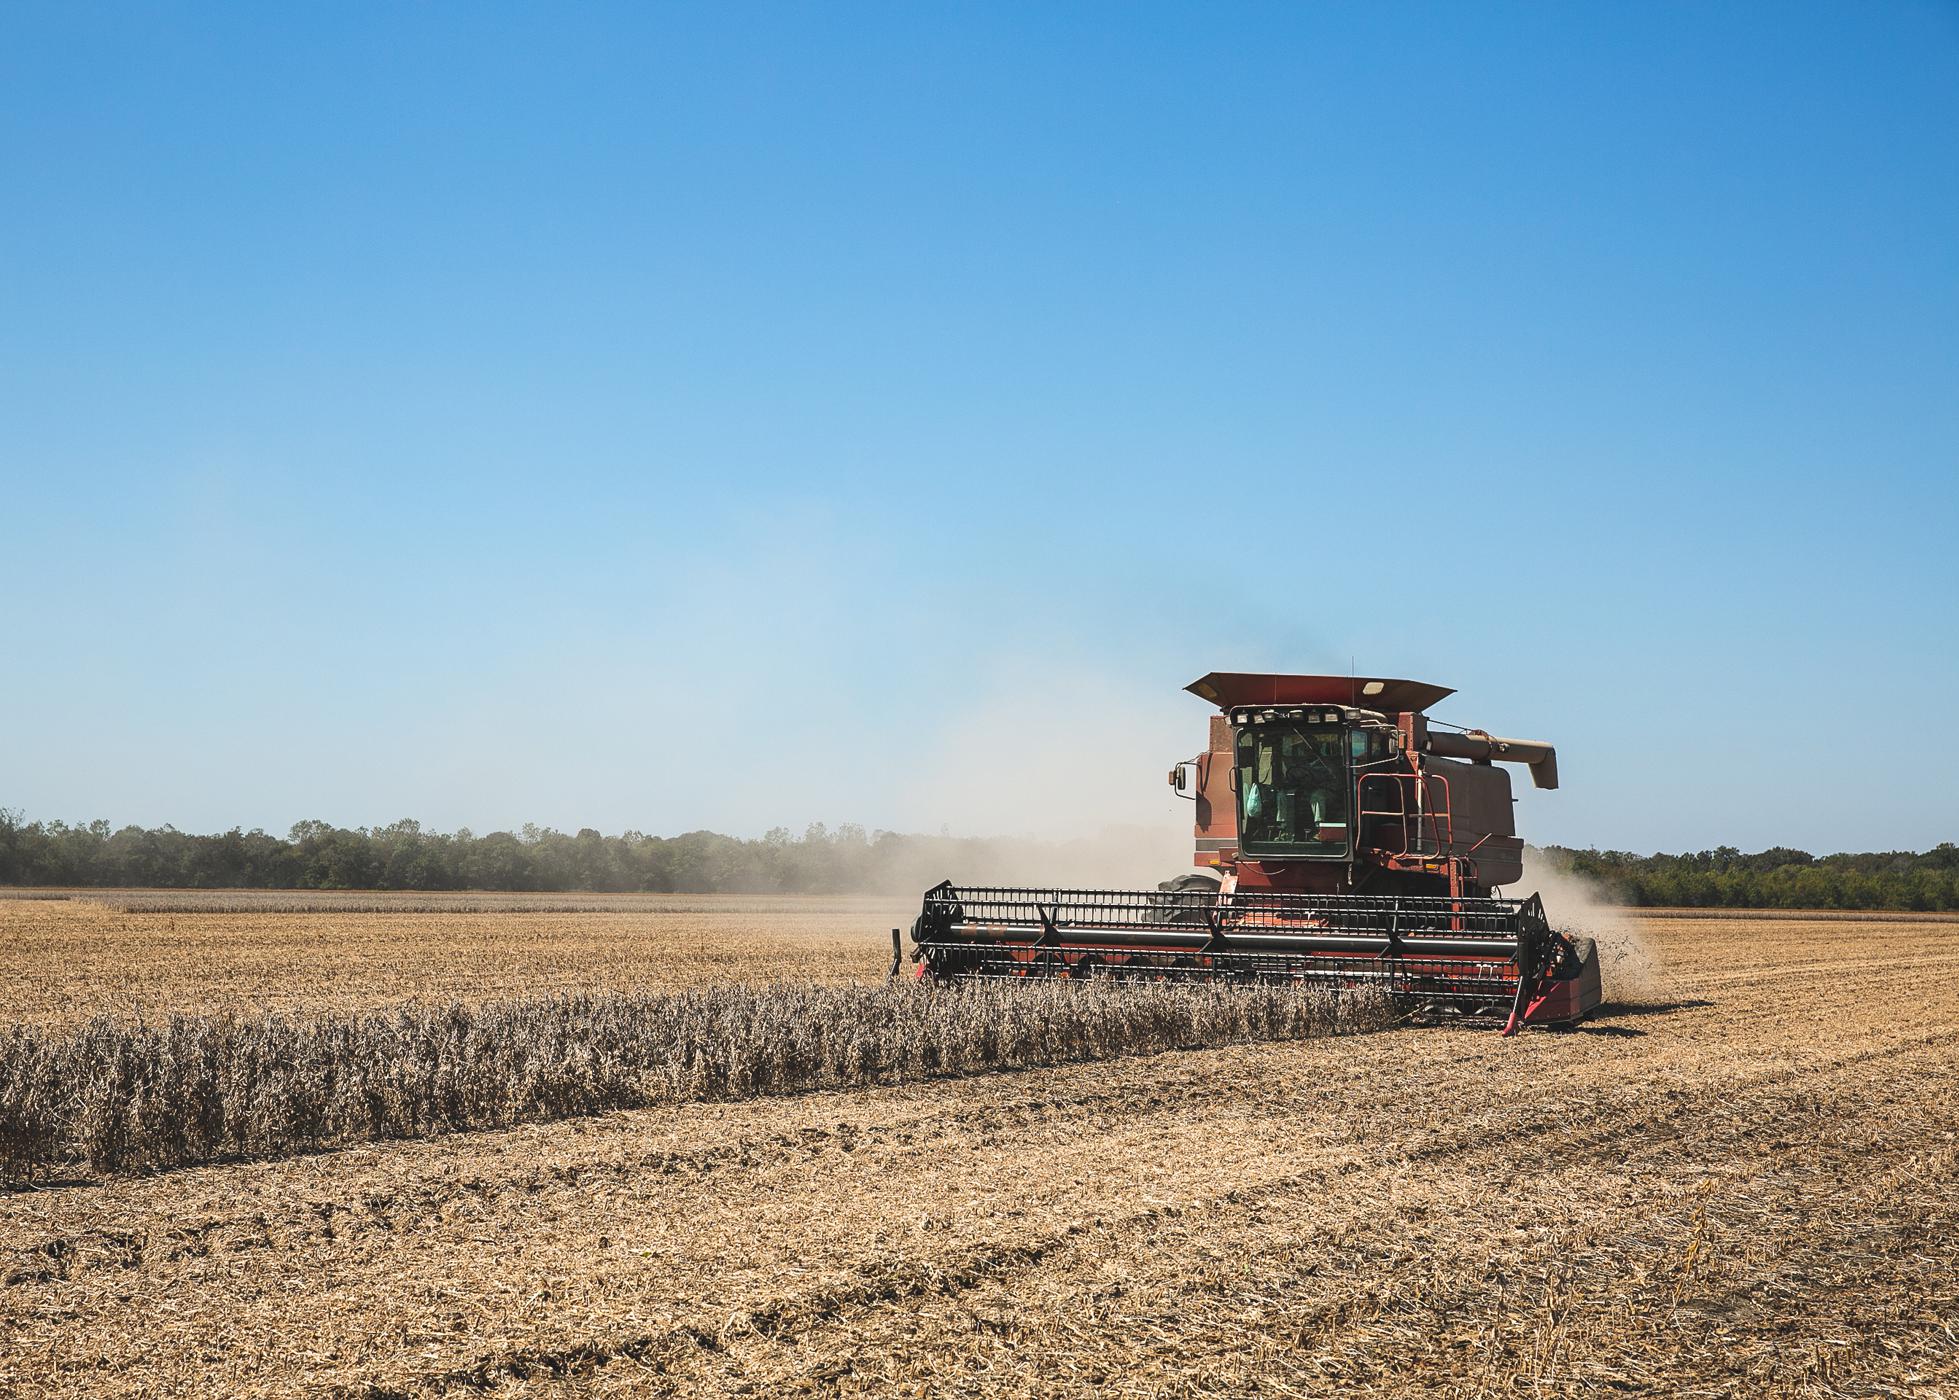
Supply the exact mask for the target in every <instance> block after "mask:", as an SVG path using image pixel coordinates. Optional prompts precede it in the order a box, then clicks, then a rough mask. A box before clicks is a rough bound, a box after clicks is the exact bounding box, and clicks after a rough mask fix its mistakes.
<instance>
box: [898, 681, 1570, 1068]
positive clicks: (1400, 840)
mask: <svg viewBox="0 0 1959 1400" xmlns="http://www.w3.org/2000/svg"><path fill="white" fill-rule="evenodd" d="M1188 689H1189V690H1191V691H1192V692H1193V693H1194V694H1196V695H1198V696H1200V697H1201V698H1203V699H1205V700H1208V701H1210V702H1211V703H1213V704H1214V705H1216V706H1217V708H1218V713H1217V714H1216V715H1213V716H1212V718H1211V733H1210V744H1209V746H1208V747H1207V748H1206V750H1205V752H1203V753H1201V754H1199V755H1198V756H1197V757H1196V758H1195V759H1192V760H1190V761H1189V762H1185V763H1180V764H1178V765H1177V766H1176V767H1175V768H1173V769H1171V770H1170V785H1171V786H1172V787H1173V788H1174V789H1175V790H1176V791H1177V792H1178V793H1179V794H1180V795H1181V796H1184V797H1187V798H1190V799H1191V800H1193V801H1194V802H1195V803H1196V805H1197V812H1196V817H1197V820H1196V840H1197V853H1196V862H1195V863H1196V867H1197V868H1196V869H1195V870H1193V871H1192V872H1191V873H1189V874H1186V875H1183V876H1179V877H1178V878H1176V879H1174V880H1168V881H1165V882H1164V883H1163V884H1162V885H1161V886H1159V887H1158V888H1157V889H1155V890H1148V891H1136V890H1044V889H1017V888H999V887H991V888H989V887H979V886H959V885H954V884H953V883H951V882H950V881H948V882H947V883H945V884H942V885H940V886H938V887H937V888H935V889H933V890H931V891H929V892H928V893H927V894H926V896H925V903H924V907H923V909H922V910H921V911H920V913H919V917H918V920H917V922H916V923H915V924H914V925H913V926H912V941H913V945H914V946H913V950H912V957H913V958H914V960H916V961H917V963H918V965H919V972H920V975H921V976H928V977H931V978H934V979H938V980H963V979H970V978H1024V977H1059V978H1088V977H1095V978H1111V979H1117V980H1136V979H1140V980H1150V981H1227V982H1229V981H1286V982H1312V983H1320V984H1326V985H1333V986H1373V987H1378V988H1381V989H1382V990H1384V991H1386V992H1388V993H1389V994H1390V995H1392V996H1394V997H1396V998H1397V999H1399V1000H1402V1001H1404V1002H1406V1003H1407V1004H1409V1006H1410V1007H1411V1009H1413V1010H1415V1011H1417V1012H1419V1013H1422V1014H1425V1015H1428V1016H1431V1017H1434V1018H1437V1019H1452V1020H1474V1021H1492V1022H1501V1023H1502V1024H1503V1025H1504V1026H1505V1030H1506V1033H1510V1032H1514V1031H1516V1030H1517V1029H1518V1028H1520V1027H1521V1026H1523V1025H1526V1024H1545V1025H1560V1024H1570V1023H1573V1022H1576V1021H1578V1020H1581V1019H1583V1018H1584V1016H1586V1015H1587V1014H1588V1013H1589V1012H1590V1011H1591V1010H1592V1009H1593V1008H1594V1007H1596V1006H1597V1005H1598V1002H1599V993H1600V988H1599V971H1598V957H1597V953H1596V950H1595V949H1594V948H1593V947H1592V944H1591V941H1590V940H1589V939H1582V938H1576V939H1575V938H1569V937H1567V936H1565V935H1564V934H1561V933H1559V932H1557V931H1556V930H1555V929H1553V928H1552V927H1551V926H1550V924H1549V922H1548V921H1547V920H1546V918H1545V915H1544V909H1543V906H1542V905H1541V904H1540V903H1539V902H1538V899H1537V896H1536V895H1532V896H1530V897H1529V898H1528V899H1502V898H1498V897H1496V891H1497V889H1499V888H1500V887H1502V886H1504V885H1508V884H1510V883H1512V882H1514V881H1516V880H1517V879H1518V878H1520V877H1521V875H1522V873H1523V842H1522V841H1521V840H1519V839H1518V837H1517V835H1516V833H1515V829H1514V822H1513V820H1512V815H1511V798H1510V776H1509V774H1508V773H1507V772H1505V771H1504V770H1503V769H1501V768H1498V767H1496V766H1495V765H1496V764H1497V763H1521V764H1524V765H1526V766H1528V767H1529V768H1530V771H1531V775H1532V778H1533V780H1534V781H1535V783H1536V784H1537V786H1539V787H1544V788H1553V787H1556V786H1557V781H1558V779H1557V755H1556V752H1555V751H1554V750H1553V749H1552V748H1551V746H1550V745H1548V744H1540V743H1533V742H1529V741H1525V740H1519V739H1499V738H1496V737H1494V736H1492V735H1490V734H1486V733H1484V732H1483V731H1481V730H1442V729H1439V728H1431V725H1430V722H1429V721H1428V720H1427V718H1426V717H1425V715H1424V714H1423V711H1424V710H1426V709H1427V708H1428V706H1430V705H1433V704H1434V703H1435V702H1436V701H1438V700H1440V699H1442V698H1443V697H1444V696H1447V695H1449V694H1451V693H1452V692H1451V691H1448V690H1446V689H1443V688H1442V687H1440V686H1431V685H1423V684H1420V683H1418V682H1415V681H1398V680H1372V679H1364V678H1350V677H1345V676H1337V677H1336V676H1274V675H1243V674H1235V673H1213V674H1211V675H1208V676H1205V677H1204V678H1203V679H1202V680H1200V681H1197V682H1195V683H1193V684H1192V685H1191V686H1189V687H1188Z"/></svg>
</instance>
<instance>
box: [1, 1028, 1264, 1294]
mask: <svg viewBox="0 0 1959 1400" xmlns="http://www.w3.org/2000/svg"><path fill="white" fill-rule="evenodd" d="M1184 1053H1200V1054H1201V1053H1209V1052H1202V1051H1199V1052H1178V1051H1169V1052H1162V1055H1160V1056H1155V1057H1143V1058H1163V1057H1164V1056H1172V1055H1180V1054H1184ZM1101 1063H1108V1062H1101ZM1066 1068H1067V1069H1068V1070H1087V1069H1089V1068H1090V1067H1089V1066H1067V1067H1066ZM1054 1072H1055V1071H1054V1070H1047V1071H1043V1070H1040V1069H1016V1070H1007V1071H1001V1072H1000V1075H999V1076H998V1077H999V1078H1002V1079H1004V1078H1007V1077H1008V1076H1032V1075H1039V1074H1043V1073H1048V1074H1052V1073H1054ZM945 1082H946V1083H947V1084H957V1085H962V1086H965V1085H973V1084H977V1083H981V1082H984V1077H979V1078H975V1077H962V1078H960V1079H956V1080H948V1081H945ZM906 1087H907V1088H911V1089H916V1088H917V1087H918V1085H917V1084H913V1085H910V1086H906ZM1137 1087H1147V1089H1148V1091H1149V1092H1148V1093H1147V1094H1145V1095H1141V1096H1139V1095H1138V1093H1137V1092H1136V1088H1137ZM1244 1089H1245V1086H1243V1085H1242V1084H1232V1083H1227V1082H1223V1081H1220V1080H1218V1079H1216V1078H1215V1077H1202V1076H1192V1077H1190V1078H1188V1079H1185V1080H1173V1081H1170V1082H1168V1083H1167V1084H1166V1083H1165V1081H1163V1080H1161V1079H1151V1080H1149V1081H1146V1086H1129V1087H1128V1088H1126V1089H1125V1087H1124V1086H1122V1085H1119V1084H1118V1085H1113V1086H1112V1085H1110V1084H1109V1082H1108V1080H1107V1079H1106V1078H1104V1079H1102V1080H1100V1081H1098V1082H1097V1083H1096V1084H1093V1085H1089V1086H1084V1087H1083V1088H1081V1089H1079V1090H1076V1091H1074V1092H1066V1093H1055V1092H1041V1093H1030V1094H1025V1095H1022V1096H1020V1097H1017V1098H1012V1099H1007V1100H1000V1099H997V1098H994V1099H978V1098H975V1099H974V1100H973V1101H971V1102H963V1103H958V1104H951V1105H948V1104H946V1103H944V1102H943V1101H938V1102H935V1103H925V1104H921V1105H920V1106H919V1107H920V1110H921V1111H920V1112H918V1113H917V1114H916V1115H915V1116H910V1117H906V1118H901V1119H899V1120H897V1121H895V1122H865V1123H856V1122H852V1121H850V1120H848V1119H843V1120H839V1121H838V1122H837V1123H836V1124H835V1125H834V1126H828V1127H826V1126H819V1125H815V1124H805V1125H801V1126H796V1127H785V1128H781V1129H778V1130H775V1131H772V1132H767V1133H760V1134H750V1135H745V1136H741V1137H738V1138H736V1139H734V1140H733V1141H732V1142H717V1143H712V1144H709V1145H706V1146H702V1147H697V1148H688V1149H675V1148H673V1147H671V1146H669V1147H661V1148H652V1149H647V1150H644V1151H639V1152H633V1153H631V1154H630V1155H628V1156H626V1157H624V1158H619V1159H612V1160H599V1161H589V1162H580V1163H568V1164H560V1165H556V1166H550V1167H537V1166H531V1167H530V1168H528V1170H526V1171H524V1172H521V1173H518V1174H514V1175H512V1176H510V1177H507V1178H504V1179H501V1180H498V1179H493V1178H491V1177H488V1176H484V1175H482V1174H480V1173H479V1174H474V1175H470V1176H464V1177H444V1178H441V1179H439V1180H437V1181H434V1182H431V1183H428V1184H426V1185H425V1186H423V1187H422V1188H421V1189H418V1190H415V1191H413V1192H410V1193H401V1192H384V1191H368V1192H365V1193H363V1194H362V1195H361V1196H359V1197H357V1198H354V1199H352V1200H336V1199H332V1198H324V1199H317V1198H316V1199H312V1200H308V1201H305V1202H302V1203H298V1204H295V1205H294V1206H292V1207H291V1208H290V1209H288V1210H287V1211H286V1212H285V1213H283V1214H281V1215H273V1214H271V1213H269V1212H266V1211H263V1210H257V1211H247V1212H239V1213H236V1214H231V1215H218V1216H210V1217H206V1218H203V1219H199V1220H194V1221H190V1222H187V1223H183V1224H178V1225H173V1226H170V1227H168V1228H167V1229H163V1230H160V1231H159V1230H156V1229H142V1228H139V1227H123V1226H116V1225H103V1226H91V1227H89V1228H87V1229H83V1230H78V1231H74V1232H71V1233H66V1234H55V1235H49V1236H47V1237H45V1238H42V1239H40V1240H37V1241H35V1242H34V1243H32V1244H30V1245H27V1246H24V1247H14V1248H12V1249H11V1250H10V1251H9V1252H10V1253H12V1254H14V1255H15V1257H16V1259H17V1260H19V1261H20V1262H19V1263H17V1264H16V1266H15V1267H13V1268H12V1269H11V1270H9V1271H8V1272H6V1273H5V1274H0V1286H19V1285H22V1284H28V1283H49V1282H68V1281H70V1280H72V1279H74V1278H76V1277H77V1276H78V1275H80V1274H84V1273H88V1272H92V1271H96V1270H128V1269H135V1268H142V1267H145V1266H147V1265H151V1264H169V1263H175V1262H178V1261H181V1260H185V1259H203V1258H209V1257H211V1256H213V1255H216V1254H223V1253H241V1252H248V1251H252V1250H263V1249H288V1248H292V1247H295V1246H300V1245H308V1244H320V1243H335V1242H341V1241H351V1240H352V1239H354V1238H355V1237H357V1236H359V1235H361V1234H371V1233H377V1232H385V1233H398V1232H401V1231H403V1230H409V1229H415V1228H418V1227H419V1226H422V1225H425V1224H427V1223H430V1222H439V1221H441V1220H443V1219H444V1218H445V1213H446V1212H448V1211H449V1210H450V1208H451V1207H454V1206H456V1205H458V1204H466V1205H469V1206H472V1207H475V1208H490V1207H494V1206H496V1205H498V1204H500V1203H502V1202H505V1201H507V1200H522V1201H524V1202H525V1203H526V1204H530V1203H532V1202H536V1201H538V1200H540V1199H541V1198H543V1197H546V1196H549V1195H558V1194H578V1193H581V1192H584V1191H586V1190H589V1189H591V1188H592V1187H594V1186H602V1185H606V1184H610V1183H617V1182H627V1181H635V1180H639V1179H642V1178H644V1177H646V1176H649V1175H652V1176H660V1177H669V1178H677V1179H681V1180H689V1181H701V1180H705V1179H707V1178H710V1177H713V1176H717V1175H726V1174H738V1173H753V1174H762V1173H770V1172H787V1171H794V1170H797V1169H801V1168H806V1167H807V1166H808V1165H809V1164H811V1163H813V1162H817V1161H821V1160H824V1159H826V1158H832V1157H835V1156H838V1155H841V1154H844V1153H852V1152H857V1151H859V1150H862V1149H871V1150H877V1149H897V1151H898V1153H899V1154H900V1155H902V1156H920V1155H926V1154H933V1153H936V1152H937V1151H938V1150H939V1149H940V1148H941V1147H942V1146H943V1145H944V1144H945V1143H946V1142H948V1141H957V1142H961V1143H968V1144H970V1143H971V1142H973V1141H975V1140H980V1141H985V1140H989V1139H990V1138H992V1137H995V1136H998V1135H1001V1134H1007V1133H1018V1132H1024V1131H1026V1130H1028V1129H1029V1128H1034V1127H1041V1126H1046V1125H1052V1124H1057V1123H1072V1122H1075V1121H1077V1120H1079V1119H1080V1118H1082V1117H1084V1116H1087V1115H1095V1114H1103V1115H1106V1114H1108V1113H1110V1112H1116V1113H1119V1114H1120V1115H1121V1116H1124V1117H1131V1118H1143V1117H1148V1116H1151V1115H1166V1114H1184V1113H1189V1112H1192V1111H1200V1112H1201V1111H1203V1110H1204V1109H1206V1108H1208V1107H1211V1106H1214V1105H1216V1104H1220V1103H1227V1102H1228V1103H1231V1104H1234V1105H1239V1106H1243V1105H1245V1104H1246V1102H1247V1095H1246V1094H1245V1092H1244ZM840 1092H841V1093H843V1094H847V1093H848V1091H833V1090H826V1091H823V1093H824V1094H826V1095H836V1094H839V1093H840ZM785 1097H788V1098H792V1099H802V1100H804V1101H808V1098H809V1097H813V1096H801V1095H796V1096H785ZM1271 1097H1272V1098H1274V1099H1278V1098H1282V1097H1284V1096H1283V1094H1281V1093H1277V1092H1275V1093H1274V1094H1273V1095H1271ZM765 1102H767V1101H765V1100H747V1101H734V1104H735V1106H747V1105H751V1104H757V1103H765ZM720 1106H721V1107H727V1106H729V1105H720ZM660 1111H661V1110H659V1109H647V1110H630V1111H627V1112H623V1113H620V1114H618V1115H613V1116H612V1118H613V1119H616V1120H617V1121H619V1122H621V1123H631V1122H632V1120H634V1119H637V1118H638V1117H640V1116H642V1115H645V1114H649V1113H657V1112H660ZM599 1121H600V1122H601V1123H608V1122H609V1121H611V1120H610V1119H602V1120H599ZM634 1126H637V1125H636V1124H635V1125H634ZM499 1131H500V1132H502V1131H503V1130H499ZM456 1136H458V1137H461V1136H467V1135H463V1134H459V1135H456ZM518 1141H519V1142H521V1140H518ZM452 1142H453V1139H451V1140H449V1143H452ZM421 1145H423V1144H400V1145H397V1144H387V1145H384V1146H382V1147H381V1148H379V1149H378V1150H379V1151H381V1152H384V1153H385V1152H390V1151H392V1150H395V1149H396V1148H397V1147H401V1148H406V1149H407V1150H410V1151H412V1150H413V1149H414V1147H416V1146H421ZM445 1145H448V1143H445ZM363 1150H366V1151H373V1150H376V1149H373V1148H371V1147H370V1146H369V1145H365V1144H364V1145H363ZM601 1150H602V1149H601ZM315 1160H317V1159H315ZM193 1170H199V1171H205V1170H209V1168H195V1169H193Z"/></svg>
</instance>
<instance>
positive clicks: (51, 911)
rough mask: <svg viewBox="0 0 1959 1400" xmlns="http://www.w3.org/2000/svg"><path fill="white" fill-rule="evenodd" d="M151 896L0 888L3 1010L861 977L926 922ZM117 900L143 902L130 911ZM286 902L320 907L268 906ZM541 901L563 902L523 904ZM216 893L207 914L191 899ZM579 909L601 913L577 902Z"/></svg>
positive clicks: (700, 901) (475, 899) (810, 913)
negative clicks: (56, 895)
mask: <svg viewBox="0 0 1959 1400" xmlns="http://www.w3.org/2000/svg"><path fill="white" fill-rule="evenodd" d="M149 898H156V897H155V896H151V897H145V896H143V895H140V894H136V895H130V894H125V893H124V892H121V891H104V892H101V893H99V894H94V895H91V894H90V893H89V892H83V891H78V892H76V893H75V895H74V897H72V898H65V899H63V900H60V901H53V900H27V899H5V900H0V987H5V988H7V989H8V992H7V998H8V1004H7V1006H6V1008H5V1010H4V1011H0V1016H3V1017H5V1018H7V1019H12V1020H19V1021H35V1022H41V1023H43V1024H47V1023H53V1022H61V1021H72V1020H75V1019H78V1018H80V1017H83V1016H87V1015H89V1014H92V1013H94V1012H97V1011H114V1012H118V1013H122V1014H142V1015H148V1016H157V1015H168V1014H169V1013H170V1012H173V1011H184V1012H208V1011H219V1010H228V1009H254V1010H267V1011H305V1010H319V1009H328V1008H332V1009H337V1010H353V1009H357V1008H365V1007H371V1006H377V1005H386V1004H388V1003H391V1002H397V1001H402V1000H405V999H408V998H411V997H412V998H423V999H429V1000H448V999H450V998H460V999H462V1000H465V1001H482V1000H487V999H490V998H493V997H508V996H525V995H530V994H533V993H537V992H550V991H558V990H566V989H572V988H577V989H580V990H586V991H589V990H592V989H594V988H601V987H603V988H611V989H615V990H643V989H648V988H677V987H691V986H697V985H699V984H701V983H703V982H757V981H767V980H770V979H774V978H784V979H789V980H794V981H805V982H859V981H868V980H872V979H875V978H878V977H882V976H883V975H884V973H885V971H886V969H887V968H889V966H890V964H891V929H892V928H893V927H895V926H900V925H903V926H906V927H909V926H910V923H911V920H913V919H915V918H917V917H918V899H917V897H916V896H914V897H913V898H912V899H911V900H910V901H909V903H907V902H906V901H902V900H889V899H875V898H854V897H853V898H835V899H818V900H812V899H806V898H803V899H795V898H787V897H782V896H768V895H753V896H750V895H629V896H622V897H596V898H594V897H587V898H585V899H580V897H578V896H575V895H574V896H564V895H555V896H542V897H537V898H535V899H533V898H532V897H529V896H518V897H506V899H505V900H504V901H502V902H503V903H507V904H512V905H516V906H517V908H516V909H515V910H509V909H501V908H499V909H497V911H496V912H492V913H482V912H475V911H476V910H478V909H480V908H481V907H482V906H483V905H484V904H485V903H486V902H487V903H490V904H491V905H492V906H493V907H494V906H495V905H496V904H497V903H499V901H497V899H496V897H495V896H490V897H487V898H486V897H484V896H447V897H445V896H440V895H438V896H433V897H430V896H417V895H386V894H383V895H373V894H349V895H339V896H335V895H333V894H330V893H328V894H323V895H322V894H316V893H314V892H306V893H304V894H300V895H297V896H293V897H286V898H283V899H282V897H281V895H280V894H279V893H278V892H274V893H272V894H269V895H268V894H262V893H260V892H258V891H217V892H214V893H210V894H205V893H202V892H199V891H172V892H170V897H169V899H168V901H167V902H168V903H170V904H173V905H176V906H178V907H177V908H176V909H173V910H166V911H156V910H151V909H145V908H141V907H140V905H142V904H144V903H147V902H149ZM112 902H129V903H133V904H137V905H138V906H139V907H138V908H136V909H134V910H132V911H131V912H128V913H123V912H120V911H118V910H116V909H114V908H112V907H109V905H110V903H112ZM158 902H165V901H163V900H161V899H159V900H158ZM275 902H282V903H294V904H299V905H300V906H301V907H306V908H309V910H310V912H304V913H279V912H267V911H266V909H265V907H264V906H265V905H266V904H271V903H275ZM532 903H539V904H544V905H547V906H553V907H551V908H548V909H547V910H544V911H533V910H527V909H525V908H524V907H523V906H525V905H529V904H532ZM204 904H208V905H210V906H211V912H201V911H197V910H198V906H200V905H204ZM397 905H411V906H426V907H420V908H411V909H410V910H409V911H407V912H392V911H393V910H394V908H395V906H397ZM185 906H189V909H190V910H191V911H196V912H187V911H186V910H185ZM455 906H461V907H462V908H463V909H465V910H468V911H469V912H455ZM579 906H589V907H588V908H585V909H583V911H582V912H567V909H568V908H575V907H579ZM231 907H236V908H237V909H238V910H239V911H240V912H235V913H234V912H227V911H228V910H229V909H230V908H231ZM381 911H388V912H381Z"/></svg>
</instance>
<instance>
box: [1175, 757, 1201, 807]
mask: <svg viewBox="0 0 1959 1400" xmlns="http://www.w3.org/2000/svg"><path fill="white" fill-rule="evenodd" d="M1170 786H1171V787H1172V788H1174V789H1175V790H1176V794H1177V796H1179V797H1183V798H1188V799H1189V800H1190V801H1192V802H1195V801H1196V800H1197V760H1196V759H1194V758H1193V759H1187V760H1186V761H1184V762H1182V763H1179V764H1178V765H1177V766H1176V767H1175V768H1172V769H1171V770H1170Z"/></svg>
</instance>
